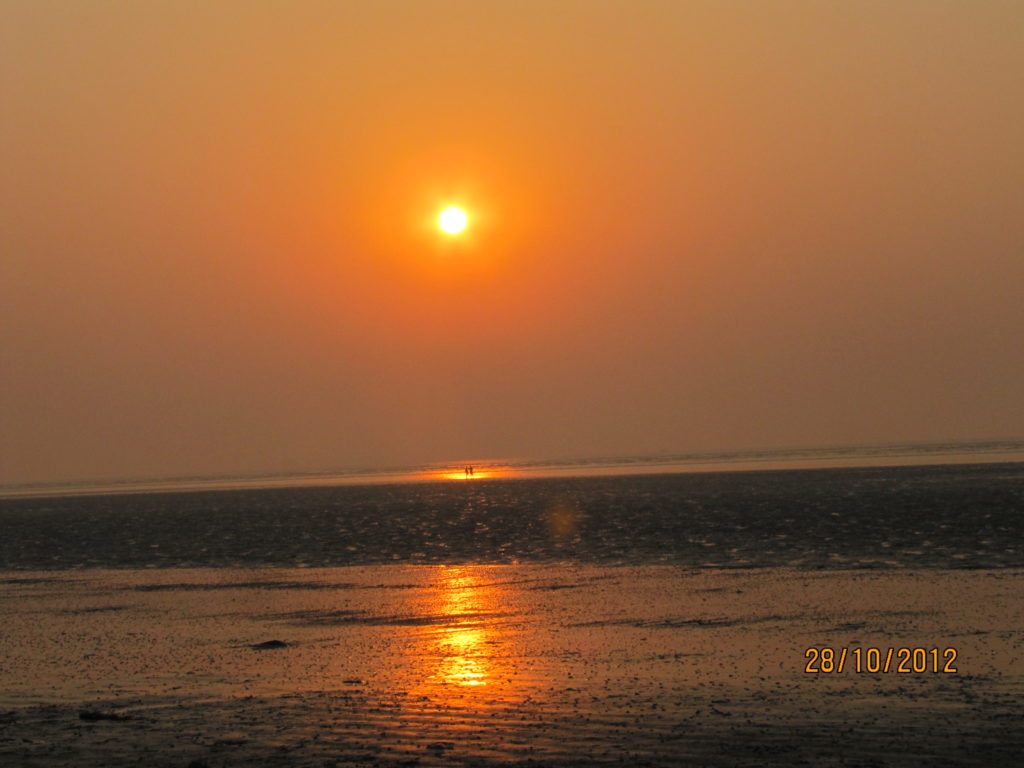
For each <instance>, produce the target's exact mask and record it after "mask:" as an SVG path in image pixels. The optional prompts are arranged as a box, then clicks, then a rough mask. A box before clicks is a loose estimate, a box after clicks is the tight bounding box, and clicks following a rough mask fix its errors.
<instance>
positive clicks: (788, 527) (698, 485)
mask: <svg viewBox="0 0 1024 768" xmlns="http://www.w3.org/2000/svg"><path fill="white" fill-rule="evenodd" d="M1022 509H1024V464H985V465H970V466H929V467H888V468H859V469H850V468H846V469H821V470H787V471H771V472H732V473H708V474H675V475H638V476H616V477H576V478H544V479H515V480H507V479H490V480H484V479H481V480H477V481H468V482H463V481H457V482H455V481H453V482H444V483H440V482H439V483H425V484H393V485H367V486H343V487H334V488H326V487H325V488H288V489H284V488H279V489H263V490H234V491H203V492H189V493H146V494H124V495H105V496H104V495H95V496H82V497H61V498H32V499H6V500H0V531H2V533H3V535H2V536H0V568H3V569H63V568H147V567H223V566H230V567H263V566H277V567H325V566H348V565H371V564H383V563H434V564H457V563H476V564H514V563H550V562H569V563H578V564H587V563H606V564H622V563H626V564H638V565H642V564H673V565H680V566H684V567H710V568H734V567H741V568H749V567H803V568H816V569H820V568H841V569H849V568H877V567H909V568H922V567H925V568H995V567H1022V566H1024V515H1022V514H1021V510H1022Z"/></svg>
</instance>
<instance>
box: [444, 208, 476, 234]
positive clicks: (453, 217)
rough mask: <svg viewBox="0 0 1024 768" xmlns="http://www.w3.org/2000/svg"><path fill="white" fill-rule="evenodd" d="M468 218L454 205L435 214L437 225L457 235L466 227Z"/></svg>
mask: <svg viewBox="0 0 1024 768" xmlns="http://www.w3.org/2000/svg"><path fill="white" fill-rule="evenodd" d="M468 221H469V219H468V218H467V217H466V212H465V211H464V210H462V209H461V208H458V207H456V206H454V205H452V206H449V207H448V208H445V209H444V210H443V211H441V213H439V214H438V215H437V226H439V227H440V228H441V229H442V230H444V231H445V232H447V233H448V234H449V235H457V234H459V232H461V231H462V230H464V229H465V228H466V224H467V223H468Z"/></svg>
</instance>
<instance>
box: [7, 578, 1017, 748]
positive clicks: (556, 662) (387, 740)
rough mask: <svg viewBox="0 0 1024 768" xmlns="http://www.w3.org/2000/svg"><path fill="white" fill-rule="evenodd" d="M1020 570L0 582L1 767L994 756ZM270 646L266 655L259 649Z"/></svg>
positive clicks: (1013, 741)
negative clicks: (951, 653) (878, 659)
mask: <svg viewBox="0 0 1024 768" xmlns="http://www.w3.org/2000/svg"><path fill="white" fill-rule="evenodd" d="M1020 576H1021V572H1020V571H1018V570H993V571H984V570H976V571H973V570H972V571H943V570H921V571H917V570H869V571H864V570H861V571H802V570H795V569H775V568H772V569H750V570H743V569H733V570H708V569H685V568H679V567H673V566H637V567H630V566H619V567H610V566H581V565H563V566H558V565H523V566H474V565H468V566H467V565H462V566H456V565H451V566H407V565H393V566H363V567H348V568H325V569H224V568H217V569H174V570H106V571H104V570H83V571H77V572H68V571H59V572H58V571H55V572H25V571H22V572H17V573H13V572H8V573H6V574H3V575H2V576H0V580H2V582H3V589H2V592H0V619H2V621H3V627H4V629H3V645H4V653H3V656H2V660H0V711H2V714H0V757H2V758H7V759H8V762H10V763H11V764H15V765H39V766H51V765H54V766H55V765H97V766H98V765H135V764H137V763H138V761H139V760H140V759H141V758H142V757H143V756H144V757H145V760H143V763H144V764H148V765H180V766H187V765H188V764H189V763H190V762H191V761H194V760H197V761H200V762H204V763H206V764H207V765H211V766H213V765H316V766H320V765H325V764H326V765H334V764H341V765H345V764H373V763H377V764H381V765H390V764H396V765H397V764H415V765H425V766H426V765H451V764H489V763H497V764H512V763H516V762H521V761H527V760H533V761H537V762H540V763H541V764H552V765H557V764H588V763H603V762H609V761H610V762H620V761H625V762H627V763H630V764H651V765H678V764H680V762H684V763H685V762H687V761H689V762H691V763H692V764H696V765H747V764H749V765H792V764H799V763H800V762H801V761H805V762H807V763H808V764H814V765H830V764H836V765H838V764H864V765H875V764H877V765H890V764H891V765H928V764H948V763H949V762H953V763H956V764H963V765H974V764H977V765H1011V764H1016V759H1017V756H1018V755H1019V754H1020V753H1021V750H1022V749H1024V730H1022V728H1021V726H1020V723H1021V722H1022V720H1021V717H1022V716H1024V697H1022V696H1021V693H1022V692H1024V687H1022V679H1024V678H1022V675H1024V651H1022V647H1024V601H1021V599H1020ZM269 641H280V643H283V647H261V644H266V643H268V642H269ZM277 645H278V644H277V643H272V646H277ZM810 647H816V648H821V647H832V648H836V649H841V648H843V647H847V648H850V649H853V648H861V649H867V648H870V647H874V648H880V649H882V653H883V654H884V653H885V649H887V648H889V647H895V648H901V647H907V648H915V647H922V648H929V649H930V648H938V649H940V652H941V651H942V650H944V649H946V648H955V649H956V651H957V657H956V661H955V666H956V669H957V672H956V673H938V674H936V673H934V672H924V673H914V672H910V673H906V674H902V673H897V672H895V671H894V670H893V671H890V673H888V674H882V673H879V674H870V673H868V672H861V673H857V672H855V671H853V670H852V669H847V670H845V671H844V672H843V673H842V674H839V673H832V674H808V673H806V672H805V671H804V668H805V665H806V658H805V652H806V650H807V648H810ZM851 658H852V657H851ZM81 712H89V713H96V714H97V715H99V718H98V719H94V720H82V719H81V718H80V713H81ZM106 715H118V716H121V717H126V718H128V719H123V720H110V719H102V718H103V717H104V716H106Z"/></svg>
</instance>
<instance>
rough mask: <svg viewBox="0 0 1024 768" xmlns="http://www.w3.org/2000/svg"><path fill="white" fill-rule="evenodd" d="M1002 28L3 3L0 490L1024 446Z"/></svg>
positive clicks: (568, 13)
mask: <svg viewBox="0 0 1024 768" xmlns="http://www.w3.org/2000/svg"><path fill="white" fill-rule="evenodd" d="M1022 41H1024V3H1022V2H1019V0H1007V1H1006V2H986V1H984V0H970V1H969V2H968V1H967V0H963V1H962V2H954V1H953V0H946V1H940V0H919V1H909V0H907V1H901V0H882V1H880V2H866V1H864V0H857V1H856V2H854V1H853V0H850V1H849V2H817V1H812V0H807V2H773V1H771V0H759V1H758V2H749V1H748V0H743V1H737V2H729V1H728V0H725V1H724V2H723V1H720V0H716V1H715V2H711V1H710V0H708V2H686V1H685V0H673V1H671V2H637V1H636V0H630V1H629V2H625V1H623V2H596V1H595V0H579V1H578V2H567V1H562V2H559V1H558V0H544V1H543V2H524V1H523V0H515V1H514V2H513V1H512V0H509V1H508V2H499V1H498V0H491V1H490V2H481V1H480V0H467V2H427V1H417V2H413V1H412V0H409V1H408V2H377V1H376V0H375V1H374V2H327V1H323V2H312V1H303V0H297V1H296V2H284V0H281V2H253V1H250V0H244V1H242V0H239V1H238V2H228V0H218V2H207V1H206V0H203V1H202V2H185V1H184V0H181V1H175V2H156V1H150V0H147V2H138V1H137V0H125V1H124V2H101V1H99V0H97V1H95V2H90V1H88V0H68V1H67V2H48V1H46V0H26V1H25V2H10V1H9V0H0V353H2V358H0V365H2V370H0V482H5V483H14V482H27V481H48V480H71V479H92V478H117V477H128V476H138V475H179V474H214V473H222V472H252V471H301V470H321V469H331V468H338V467H345V466H353V465H354V466H378V465H395V464H405V463H410V462H421V461H436V460H458V459H462V458H470V457H477V458H500V457H512V456H518V457H572V456H601V455H616V454H629V453H652V452H668V451H686V450H702V449H719V448H744V447H773V446H815V445H826V444H842V443H858V442H895V441H916V440H933V439H942V440H944V439H961V438H987V437H1013V436H1021V435H1024V399H1022V392H1024V341H1022V339H1024V139H1022V137H1024V45H1022ZM449 203H456V204H461V205H462V206H464V208H465V209H466V210H467V212H468V213H469V215H470V219H471V221H470V227H469V229H467V231H466V232H465V233H464V235H463V236H461V237H459V238H446V237H445V236H443V235H441V234H440V233H439V232H438V230H437V228H436V226H435V225H434V218H435V217H436V215H437V212H438V211H439V210H440V209H441V208H442V207H443V206H444V205H445V204H449Z"/></svg>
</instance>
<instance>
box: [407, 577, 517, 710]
mask: <svg viewBox="0 0 1024 768" xmlns="http://www.w3.org/2000/svg"><path fill="white" fill-rule="evenodd" d="M488 570H489V569H487V568H481V567H479V566H449V567H443V568H441V569H439V571H438V574H437V578H436V580H435V581H434V582H433V584H432V585H431V590H430V598H429V599H430V600H431V602H432V605H431V611H432V613H434V614H435V615H436V616H437V618H438V621H437V623H436V624H435V625H434V626H431V627H425V628H424V631H423V640H424V641H425V645H423V646H421V648H420V653H421V654H422V657H421V658H425V660H429V661H428V664H427V665H426V667H425V668H424V669H423V673H424V674H423V675H422V678H421V680H422V685H423V688H424V689H433V688H436V687H437V686H460V687H466V688H474V687H477V688H478V687H482V686H488V685H493V684H495V683H497V682H506V681H508V680H509V679H510V678H511V674H510V670H508V669H506V668H505V667H507V666H508V665H507V662H506V657H505V656H503V654H502V653H501V652H500V649H501V646H502V644H503V643H504V642H505V640H506V639H507V633H508V626H507V623H506V622H505V619H506V618H507V614H506V613H504V612H503V610H502V592H503V588H502V587H501V586H498V585H495V584H493V583H492V582H490V581H489V580H488V579H487V577H486V573H487V571H488ZM419 692H420V693H428V691H427V690H422V691H419Z"/></svg>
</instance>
